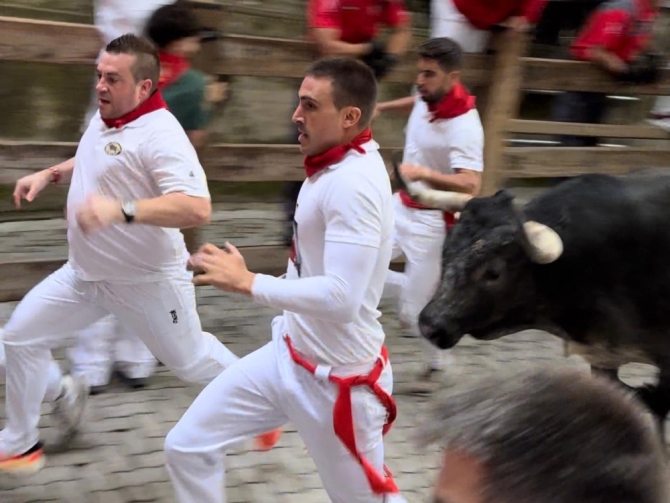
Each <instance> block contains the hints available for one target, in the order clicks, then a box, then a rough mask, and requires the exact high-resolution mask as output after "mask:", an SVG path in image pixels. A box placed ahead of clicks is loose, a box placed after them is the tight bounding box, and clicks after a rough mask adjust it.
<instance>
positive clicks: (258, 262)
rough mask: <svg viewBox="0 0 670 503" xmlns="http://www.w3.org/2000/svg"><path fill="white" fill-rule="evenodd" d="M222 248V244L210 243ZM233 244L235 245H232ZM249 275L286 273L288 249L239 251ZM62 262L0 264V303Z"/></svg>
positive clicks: (399, 265)
mask: <svg viewBox="0 0 670 503" xmlns="http://www.w3.org/2000/svg"><path fill="white" fill-rule="evenodd" d="M214 244H222V243H214ZM233 244H235V243H233ZM239 250H240V253H242V255H243V256H244V259H245V262H246V264H247V267H248V268H249V270H250V271H254V272H258V273H263V274H272V275H280V274H283V273H284V272H285V271H286V265H287V263H288V255H289V254H288V249H287V248H285V247H283V246H277V245H273V246H245V247H240V248H239ZM65 261H66V258H65V257H62V258H58V259H38V260H22V261H4V262H2V261H0V277H2V281H0V302H15V301H19V300H21V299H22V298H23V297H24V296H25V295H26V294H27V293H28V292H29V291H30V289H31V288H33V287H34V286H35V285H36V284H37V283H39V282H40V281H42V280H43V279H44V278H46V277H47V276H48V275H49V274H51V273H52V272H54V271H56V270H57V269H58V268H59V267H61V266H62V265H63V264H64V263H65ZM404 263H405V261H404V259H402V258H401V259H398V260H394V261H393V262H392V263H391V269H393V270H396V271H402V270H403V269H404Z"/></svg>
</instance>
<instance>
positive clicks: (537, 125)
mask: <svg viewBox="0 0 670 503" xmlns="http://www.w3.org/2000/svg"><path fill="white" fill-rule="evenodd" d="M507 132H508V133H521V134H543V135H562V134H569V135H574V136H599V137H604V138H639V139H652V140H670V132H667V131H664V130H662V129H661V128H658V127H654V126H649V125H647V124H630V125H619V124H581V123H575V122H558V121H535V120H521V119H512V120H511V121H509V124H508V126H507Z"/></svg>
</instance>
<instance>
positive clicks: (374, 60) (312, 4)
mask: <svg viewBox="0 0 670 503" xmlns="http://www.w3.org/2000/svg"><path fill="white" fill-rule="evenodd" d="M381 26H388V27H390V28H392V29H393V32H392V33H391V34H390V36H389V38H388V42H387V44H383V43H382V42H381V41H380V40H379V39H378V38H377V37H378V34H379V29H380V27H381ZM307 27H308V34H307V38H308V40H311V41H313V42H315V43H316V46H317V57H325V56H346V57H352V58H359V59H361V60H362V61H363V62H365V63H366V64H367V65H368V66H370V68H372V70H373V71H374V72H375V76H376V77H377V80H381V79H382V78H384V76H385V75H387V73H388V72H389V71H390V70H391V69H392V68H393V67H394V66H395V65H396V64H397V63H398V61H399V59H400V57H401V56H402V55H403V54H404V53H406V52H407V49H408V48H409V45H410V43H411V41H412V22H411V15H410V13H409V12H408V11H407V9H406V8H405V4H404V2H403V0H308V4H307ZM297 106H298V96H297V92H296V96H295V107H297ZM295 107H294V108H295ZM297 133H298V130H297V128H296V126H295V124H293V123H291V141H292V142H293V143H297V142H298V134H297ZM301 186H302V182H289V183H288V184H287V186H286V189H287V190H286V194H285V203H286V207H285V214H286V219H285V231H284V244H286V246H290V245H291V239H292V236H293V213H294V211H295V203H296V201H297V199H298V193H299V192H300V187H301Z"/></svg>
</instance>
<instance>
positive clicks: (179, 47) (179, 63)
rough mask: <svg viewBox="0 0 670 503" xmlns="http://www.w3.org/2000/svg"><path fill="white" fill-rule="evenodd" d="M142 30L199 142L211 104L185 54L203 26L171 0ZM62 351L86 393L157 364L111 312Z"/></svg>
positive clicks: (141, 376) (140, 382) (168, 91)
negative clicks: (86, 387)
mask: <svg viewBox="0 0 670 503" xmlns="http://www.w3.org/2000/svg"><path fill="white" fill-rule="evenodd" d="M144 31H146V33H147V37H148V38H149V40H151V41H152V42H154V44H156V46H157V47H158V56H159V59H160V65H161V74H160V77H159V80H158V90H159V91H160V92H161V94H162V96H163V98H164V100H165V102H166V104H167V106H168V108H169V110H170V112H171V113H172V115H174V116H175V118H176V119H177V121H178V122H179V124H180V125H181V126H182V127H183V128H184V130H185V131H186V134H187V136H188V137H189V139H190V140H191V143H192V144H193V146H194V147H195V148H196V149H197V148H199V147H202V146H203V145H204V143H205V141H206V138H207V131H206V129H205V128H206V125H207V123H208V121H209V112H210V108H211V103H209V101H208V100H207V99H206V94H207V93H206V87H207V77H206V76H205V74H203V73H202V72H200V71H197V70H195V69H193V68H192V67H191V62H190V58H191V57H192V56H193V55H194V54H196V53H197V52H198V51H199V50H200V46H201V38H202V37H201V34H202V33H203V29H202V28H201V26H200V24H199V23H198V20H197V17H196V15H195V13H194V12H193V10H192V8H191V7H190V6H188V5H185V4H181V3H172V4H169V5H163V6H161V7H159V8H158V9H157V10H156V11H155V12H153V14H151V16H150V17H149V20H148V21H147V23H146V28H145V30H144ZM189 231H190V229H186V230H184V232H186V233H188V232H189ZM68 354H69V357H70V360H71V362H72V364H73V365H72V369H73V370H72V373H73V375H75V376H79V377H82V378H84V379H85V380H86V381H87V383H88V384H89V386H90V387H91V393H92V394H94V393H99V392H101V391H102V390H103V389H104V387H105V386H106V385H107V384H108V383H109V381H110V379H111V377H112V371H113V370H114V371H115V372H116V373H117V375H118V376H119V377H120V378H121V380H122V381H123V382H124V383H125V384H127V385H128V386H129V387H131V388H140V387H143V386H144V384H145V381H146V379H147V378H148V377H149V376H150V375H151V374H152V373H153V372H154V370H155V368H156V365H157V361H156V358H155V357H154V356H153V355H152V354H151V352H150V351H149V350H148V348H147V347H146V345H145V344H144V343H143V342H142V341H141V339H139V337H138V336H137V335H136V334H133V333H128V332H127V331H126V330H125V329H124V327H123V326H122V325H121V324H120V323H119V321H118V320H116V319H115V318H114V317H113V316H110V317H106V318H104V319H103V320H101V321H100V322H97V323H95V324H93V325H92V326H90V327H88V328H86V329H85V330H83V331H81V332H80V334H79V337H78V341H77V345H76V346H74V347H73V348H71V349H70V350H69V351H68Z"/></svg>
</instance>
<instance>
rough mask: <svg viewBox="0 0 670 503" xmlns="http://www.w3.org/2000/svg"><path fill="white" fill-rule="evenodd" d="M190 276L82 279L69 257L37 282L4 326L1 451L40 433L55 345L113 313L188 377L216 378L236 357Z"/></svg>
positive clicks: (21, 448)
mask: <svg viewBox="0 0 670 503" xmlns="http://www.w3.org/2000/svg"><path fill="white" fill-rule="evenodd" d="M191 277H192V276H191V274H190V273H188V272H187V271H186V270H184V273H183V274H181V275H179V276H178V277H174V278H171V279H170V280H169V281H168V280H165V281H160V282H150V283H137V284H131V285H119V284H112V283H108V282H105V281H95V282H92V281H83V280H82V279H81V278H80V277H79V276H78V275H77V274H76V273H75V271H74V270H73V269H72V267H71V266H70V265H69V263H66V264H65V265H64V266H63V267H61V268H60V269H59V270H57V271H56V272H54V273H53V274H51V275H50V276H49V277H47V278H46V279H44V280H43V281H42V282H41V283H39V284H38V285H37V286H36V287H35V288H33V289H32V290H31V291H30V292H29V293H28V295H26V296H25V297H24V299H23V300H22V301H21V302H20V303H19V305H18V306H17V307H16V309H15V310H14V312H13V314H12V316H11V318H10V319H9V322H8V323H7V325H6V326H5V335H4V345H5V352H6V359H7V379H6V387H7V393H6V414H7V422H6V426H5V429H4V430H3V431H2V432H1V433H0V451H3V452H7V453H8V454H11V453H21V452H25V451H26V450H28V449H30V448H31V447H32V446H33V445H34V444H35V443H36V442H37V440H38V438H39V432H38V428H37V425H38V423H39V418H40V403H41V402H42V399H43V398H44V394H45V390H46V386H47V380H48V377H47V372H45V369H46V368H48V365H49V361H50V358H51V355H50V351H51V348H52V347H53V346H55V345H57V344H58V341H59V340H62V339H65V338H67V337H68V335H70V334H73V333H76V332H78V331H80V330H82V329H84V328H86V327H88V326H89V325H91V324H92V323H94V322H96V321H98V320H100V319H101V318H102V317H104V316H107V315H108V314H110V313H111V314H113V315H115V316H116V317H117V318H118V319H119V320H120V322H121V323H122V324H123V325H124V327H125V328H126V329H127V330H129V331H131V332H133V333H135V334H138V336H139V337H141V338H142V340H143V341H144V343H145V344H146V345H147V347H148V348H149V350H150V351H151V352H152V353H153V354H154V355H156V357H157V358H159V359H160V360H161V361H162V362H163V363H164V364H165V365H166V366H167V367H168V368H169V369H171V370H172V371H173V372H174V373H175V374H176V375H177V376H178V377H180V378H181V379H184V380H186V381H192V382H199V383H203V384H206V383H209V382H210V381H211V380H212V379H214V378H215V377H216V376H217V375H219V374H220V373H221V372H223V370H224V369H226V368H227V367H228V366H230V365H231V364H232V363H234V362H235V361H237V357H236V356H235V355H234V354H233V353H232V352H231V351H230V350H228V349H227V348H226V347H225V346H224V345H223V344H221V343H220V342H219V341H218V340H217V339H216V338H215V337H214V336H213V335H211V334H208V333H203V332H202V329H201V326H200V319H199V317H198V313H197V310H196V301H195V288H194V286H193V284H192V283H191Z"/></svg>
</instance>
